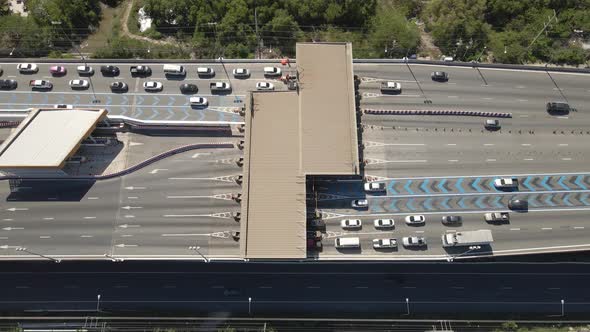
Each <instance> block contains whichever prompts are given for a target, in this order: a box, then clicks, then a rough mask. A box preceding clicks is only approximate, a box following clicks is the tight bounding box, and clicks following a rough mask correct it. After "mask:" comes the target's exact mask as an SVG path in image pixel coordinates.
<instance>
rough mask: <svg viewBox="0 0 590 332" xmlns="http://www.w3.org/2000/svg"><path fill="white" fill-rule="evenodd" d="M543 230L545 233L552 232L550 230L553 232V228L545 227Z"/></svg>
mask: <svg viewBox="0 0 590 332" xmlns="http://www.w3.org/2000/svg"><path fill="white" fill-rule="evenodd" d="M541 229H542V230H544V231H550V230H552V229H553V228H551V227H543V228H541Z"/></svg>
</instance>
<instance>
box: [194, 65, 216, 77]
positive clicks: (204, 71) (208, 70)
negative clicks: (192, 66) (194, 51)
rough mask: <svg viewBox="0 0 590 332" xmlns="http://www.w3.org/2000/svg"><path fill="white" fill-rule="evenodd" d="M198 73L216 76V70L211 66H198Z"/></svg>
mask: <svg viewBox="0 0 590 332" xmlns="http://www.w3.org/2000/svg"><path fill="white" fill-rule="evenodd" d="M197 75H199V76H206V77H212V76H215V70H213V68H211V67H197Z"/></svg>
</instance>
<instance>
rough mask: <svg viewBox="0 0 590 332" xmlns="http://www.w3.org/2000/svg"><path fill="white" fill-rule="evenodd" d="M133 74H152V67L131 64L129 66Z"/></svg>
mask: <svg viewBox="0 0 590 332" xmlns="http://www.w3.org/2000/svg"><path fill="white" fill-rule="evenodd" d="M129 71H130V72H131V75H137V76H149V75H151V74H152V69H151V68H150V67H148V66H131V68H129Z"/></svg>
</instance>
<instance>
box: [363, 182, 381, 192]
mask: <svg viewBox="0 0 590 332" xmlns="http://www.w3.org/2000/svg"><path fill="white" fill-rule="evenodd" d="M365 191H368V192H381V191H385V183H383V182H367V183H365Z"/></svg>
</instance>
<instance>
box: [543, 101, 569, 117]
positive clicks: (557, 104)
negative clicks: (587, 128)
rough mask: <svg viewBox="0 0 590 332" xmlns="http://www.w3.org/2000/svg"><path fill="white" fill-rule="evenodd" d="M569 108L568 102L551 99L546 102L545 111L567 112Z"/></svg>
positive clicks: (554, 112)
mask: <svg viewBox="0 0 590 332" xmlns="http://www.w3.org/2000/svg"><path fill="white" fill-rule="evenodd" d="M570 110H571V108H570V105H569V104H568V103H564V102H561V101H552V102H549V103H547V113H549V114H568V113H569V112H570Z"/></svg>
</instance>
